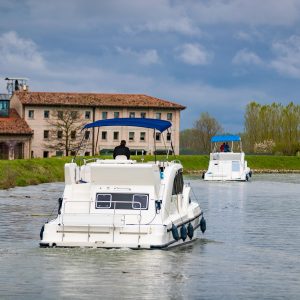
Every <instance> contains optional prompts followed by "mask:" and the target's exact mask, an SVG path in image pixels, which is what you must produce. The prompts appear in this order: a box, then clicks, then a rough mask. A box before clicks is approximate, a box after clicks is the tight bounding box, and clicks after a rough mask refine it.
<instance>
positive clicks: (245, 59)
mask: <svg viewBox="0 0 300 300" xmlns="http://www.w3.org/2000/svg"><path fill="white" fill-rule="evenodd" d="M232 63H233V64H235V65H242V64H247V65H262V64H263V61H262V59H261V58H260V57H259V56H258V55H257V54H255V53H254V52H251V51H249V50H247V49H242V50H240V51H238V52H237V53H236V55H235V56H234V57H233V59H232Z"/></svg>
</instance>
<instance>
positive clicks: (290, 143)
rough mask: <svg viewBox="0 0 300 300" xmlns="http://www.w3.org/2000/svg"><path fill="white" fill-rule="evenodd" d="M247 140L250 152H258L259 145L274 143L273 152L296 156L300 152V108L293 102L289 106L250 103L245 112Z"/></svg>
mask: <svg viewBox="0 0 300 300" xmlns="http://www.w3.org/2000/svg"><path fill="white" fill-rule="evenodd" d="M245 140H246V146H247V147H246V148H247V150H248V151H250V152H253V151H254V150H256V151H257V149H258V148H259V147H258V148H257V145H263V144H265V142H266V141H272V142H273V143H274V147H273V150H272V152H281V153H283V154H288V155H293V154H295V153H296V152H297V151H299V150H300V106H299V105H295V104H294V103H293V102H291V103H289V104H288V105H287V106H283V105H282V104H280V103H272V104H271V105H260V104H258V103H256V102H251V103H249V104H248V105H247V108H246V112H245ZM269 144H270V143H269ZM244 145H245V144H244ZM255 145H256V146H255ZM272 145H273V144H272ZM254 147H255V149H254ZM268 149H269V150H270V147H268ZM269 150H268V151H269Z"/></svg>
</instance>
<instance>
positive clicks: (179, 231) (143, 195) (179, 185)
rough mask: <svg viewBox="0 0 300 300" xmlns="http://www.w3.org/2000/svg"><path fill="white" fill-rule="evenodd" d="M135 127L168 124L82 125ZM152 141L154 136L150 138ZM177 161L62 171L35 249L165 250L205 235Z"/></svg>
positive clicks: (108, 163)
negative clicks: (54, 205) (61, 185)
mask: <svg viewBox="0 0 300 300" xmlns="http://www.w3.org/2000/svg"><path fill="white" fill-rule="evenodd" d="M117 125H118V126H135V127H146V128H152V129H153V130H154V133H155V130H158V131H160V132H163V131H165V130H168V128H169V127H170V126H171V123H170V122H169V121H164V120H156V119H138V118H124V119H121V118H119V119H107V120H100V121H96V122H94V123H90V124H87V125H86V126H85V127H84V128H92V127H100V126H117ZM154 136H155V134H154ZM190 192H191V187H190V186H189V185H188V184H185V183H184V181H183V175H182V165H181V163H180V162H179V161H176V160H174V161H170V162H169V161H156V160H155V161H153V162H147V163H146V162H142V163H138V162H136V161H135V160H131V159H127V158H126V157H118V156H117V157H116V159H95V160H93V161H84V163H83V164H82V165H81V166H80V165H78V164H77V163H75V162H71V163H67V164H66V165H65V189H64V192H63V196H62V198H60V199H59V209H58V215H57V217H56V218H55V219H53V220H51V221H49V222H47V223H46V224H45V225H44V226H43V227H42V229H41V241H40V246H41V247H92V248H132V249H166V248H170V247H174V246H177V245H181V244H184V243H187V242H190V241H192V240H194V239H195V237H196V232H195V230H196V229H197V228H199V227H200V229H201V230H202V232H204V231H205V229H206V222H205V219H204V217H203V212H202V210H201V208H200V206H199V204H198V203H197V202H194V201H192V200H191V195H190Z"/></svg>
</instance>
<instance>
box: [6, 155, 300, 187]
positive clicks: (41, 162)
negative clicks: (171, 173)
mask: <svg viewBox="0 0 300 300" xmlns="http://www.w3.org/2000/svg"><path fill="white" fill-rule="evenodd" d="M102 158H111V156H104V157H103V156H102ZM132 159H136V160H137V161H141V156H132ZM165 159H166V157H165V156H162V155H160V156H157V160H165ZM173 159H175V158H174V156H170V157H169V161H170V160H173ZM176 159H178V160H180V161H181V163H182V165H183V168H184V172H185V173H190V172H199V173H200V172H203V171H204V170H206V169H207V167H208V161H209V156H208V155H179V156H177V157H176ZM246 159H247V161H248V166H249V167H250V168H251V169H252V170H260V171H274V172H275V171H279V172H280V171H285V172H288V171H294V170H296V171H300V157H299V156H267V155H266V156H262V155H246ZM70 161H71V158H70V157H67V158H65V157H64V158H39V159H38V158H36V159H17V160H11V161H8V160H0V189H6V188H11V187H14V186H26V185H33V184H39V183H45V182H56V181H63V180H64V164H65V163H66V162H70ZM144 161H145V162H147V161H154V156H145V157H144Z"/></svg>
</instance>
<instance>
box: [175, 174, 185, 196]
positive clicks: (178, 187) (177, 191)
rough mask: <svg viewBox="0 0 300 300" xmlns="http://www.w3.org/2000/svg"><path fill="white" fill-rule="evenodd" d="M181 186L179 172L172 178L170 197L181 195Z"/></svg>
mask: <svg viewBox="0 0 300 300" xmlns="http://www.w3.org/2000/svg"><path fill="white" fill-rule="evenodd" d="M183 185H184V182H183V176H182V170H179V171H178V172H177V174H176V176H175V178H174V183H173V190H172V195H178V194H182V191H183Z"/></svg>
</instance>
